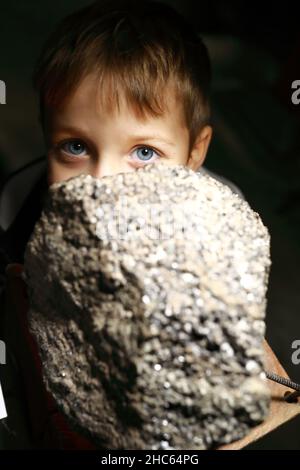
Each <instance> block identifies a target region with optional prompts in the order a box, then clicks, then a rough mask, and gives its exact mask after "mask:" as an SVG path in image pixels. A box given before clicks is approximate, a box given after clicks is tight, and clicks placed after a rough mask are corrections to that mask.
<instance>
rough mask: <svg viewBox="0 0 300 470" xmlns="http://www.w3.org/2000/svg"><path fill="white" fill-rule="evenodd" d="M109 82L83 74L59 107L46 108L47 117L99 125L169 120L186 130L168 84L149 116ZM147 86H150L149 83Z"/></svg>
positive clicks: (176, 96) (172, 86) (177, 103)
mask: <svg viewBox="0 0 300 470" xmlns="http://www.w3.org/2000/svg"><path fill="white" fill-rule="evenodd" d="M114 85H115V84H114V83H113V82H112V81H106V82H103V81H102V82H99V79H98V76H97V74H96V73H90V74H88V75H86V76H85V77H84V78H83V79H82V80H81V81H80V83H79V85H78V86H77V88H76V89H75V90H74V91H73V92H72V94H70V95H69V96H67V97H66V98H65V99H64V100H63V102H62V103H61V105H60V106H56V107H48V108H46V114H47V115H48V117H49V116H50V117H51V118H55V119H57V118H63V117H64V116H67V117H70V116H72V117H73V118H74V119H76V118H81V120H82V119H86V118H87V116H89V117H93V118H96V119H97V120H99V122H104V121H106V120H112V119H113V120H119V121H120V120H122V119H123V120H126V121H127V122H129V121H135V122H139V123H140V124H149V123H154V122H155V121H157V122H159V121H160V122H162V121H166V120H172V121H173V122H176V124H177V125H179V126H181V127H186V123H185V120H184V113H183V106H182V104H181V102H180V100H179V99H178V95H177V93H176V88H175V86H174V85H173V84H172V83H169V84H166V86H165V89H164V90H163V93H161V95H162V98H163V99H159V100H158V102H159V109H157V107H156V108H155V113H152V112H151V111H150V110H149V109H148V108H147V106H143V105H142V104H141V105H140V106H138V102H139V99H138V98H137V99H136V100H133V99H130V98H129V97H128V96H126V94H125V92H124V90H123V89H122V87H120V86H119V87H118V88H116V87H115V86H114ZM149 86H151V84H149Z"/></svg>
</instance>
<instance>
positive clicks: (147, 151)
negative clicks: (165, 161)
mask: <svg viewBox="0 0 300 470" xmlns="http://www.w3.org/2000/svg"><path fill="white" fill-rule="evenodd" d="M135 150H137V152H140V153H139V155H137V156H138V159H139V160H141V161H143V162H147V161H148V160H150V159H151V158H152V157H153V153H156V155H157V156H159V155H158V153H157V152H155V150H154V149H152V148H151V147H146V146H143V147H138V148H137V149H135ZM141 151H142V152H141Z"/></svg>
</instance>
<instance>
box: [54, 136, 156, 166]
mask: <svg viewBox="0 0 300 470" xmlns="http://www.w3.org/2000/svg"><path fill="white" fill-rule="evenodd" d="M72 143H79V144H81V145H82V146H83V147H84V148H85V150H86V151H87V146H86V145H85V144H84V143H83V142H82V141H81V140H79V139H72V140H66V141H64V142H61V143H60V144H59V145H58V146H57V147H56V148H57V149H58V150H60V151H62V152H63V153H64V156H65V158H67V159H68V160H69V161H72V162H74V161H76V160H77V161H78V160H79V159H80V155H78V156H75V155H72V154H69V153H68V152H67V151H66V150H65V149H64V146H65V145H67V144H72ZM139 149H148V150H151V151H153V152H154V153H156V155H157V156H158V157H159V158H160V157H161V156H162V155H161V153H160V152H158V150H156V149H155V148H154V147H151V146H149V145H139V146H138V147H135V148H134V149H133V151H135V150H139ZM84 156H85V155H84ZM155 160H157V159H155ZM148 161H150V162H152V161H153V160H152V159H151V158H150V159H149V160H133V162H134V163H137V164H139V163H141V164H143V162H145V163H147V162H148Z"/></svg>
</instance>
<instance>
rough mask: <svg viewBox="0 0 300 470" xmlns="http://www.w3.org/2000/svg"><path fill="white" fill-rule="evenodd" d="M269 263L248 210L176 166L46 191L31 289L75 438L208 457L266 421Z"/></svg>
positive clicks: (47, 359) (34, 320) (42, 344)
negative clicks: (210, 451) (265, 338)
mask: <svg viewBox="0 0 300 470" xmlns="http://www.w3.org/2000/svg"><path fill="white" fill-rule="evenodd" d="M269 250H270V238H269V233H268V231H267V229H266V227H265V226H264V225H263V223H262V221H261V219H260V217H259V216H258V214H257V213H256V212H254V211H253V210H252V209H251V208H250V206H249V204H248V203H247V202H245V201H244V200H242V199H241V198H240V197H239V196H238V195H237V194H234V193H233V192H232V191H231V189H230V188H229V187H227V186H225V185H224V184H222V183H220V182H219V181H216V180H215V179H213V178H212V177H210V176H208V175H206V174H201V173H199V174H197V173H195V172H194V171H192V170H190V169H188V168H186V167H185V166H182V165H177V166H172V167H170V166H167V165H166V164H165V163H162V162H159V163H157V162H156V163H155V164H150V165H148V166H146V167H144V168H141V169H139V170H137V171H135V172H130V173H121V174H118V175H115V176H107V177H104V178H102V179H96V178H93V177H91V176H89V175H80V176H77V177H74V178H71V179H69V180H67V181H65V182H62V183H56V184H54V185H52V186H51V187H50V189H49V194H48V198H47V200H46V204H45V207H44V211H43V213H42V216H41V218H40V220H39V221H38V223H37V224H36V226H35V229H34V232H33V234H32V237H31V239H30V241H29V243H28V245H27V249H26V253H25V279H26V281H27V284H28V289H29V298H30V305H31V309H30V312H29V321H30V327H31V331H32V333H33V334H34V336H35V339H36V340H37V343H38V346H39V348H40V354H41V359H42V362H43V374H44V380H45V384H46V387H47V389H48V391H49V392H51V394H52V395H53V397H54V399H55V401H56V403H57V405H58V406H59V408H60V409H61V411H62V412H63V413H64V414H65V416H66V417H67V418H68V420H69V422H70V424H71V425H72V426H73V428H74V429H75V430H77V431H79V432H81V433H82V434H83V435H85V436H87V437H88V438H89V439H91V441H92V442H94V443H95V444H96V446H97V447H98V448H109V449H207V448H212V447H213V448H215V447H217V446H218V445H220V444H221V443H227V442H231V441H233V440H236V439H239V438H242V437H243V436H244V435H245V434H246V433H247V432H248V431H249V430H250V428H251V427H252V426H254V425H256V424H258V423H259V422H261V421H262V420H263V419H264V418H265V417H266V415H267V412H268V406H269V400H270V397H269V393H268V388H267V384H266V379H265V375H264V372H263V368H264V364H263V348H262V339H263V336H264V331H265V323H264V315H265V309H266V290H267V282H268V275H269V268H270V257H269V254H270V253H269Z"/></svg>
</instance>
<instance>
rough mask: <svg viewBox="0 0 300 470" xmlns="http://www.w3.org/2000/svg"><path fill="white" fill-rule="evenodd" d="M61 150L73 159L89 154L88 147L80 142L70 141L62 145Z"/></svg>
mask: <svg viewBox="0 0 300 470" xmlns="http://www.w3.org/2000/svg"><path fill="white" fill-rule="evenodd" d="M59 147H60V149H62V150H63V152H65V153H67V154H68V155H71V156H72V157H74V156H75V157H76V156H77V157H78V156H83V155H86V154H87V149H86V145H85V144H84V143H83V142H81V141H80V140H68V141H66V142H63V143H62V144H60V146H59Z"/></svg>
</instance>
